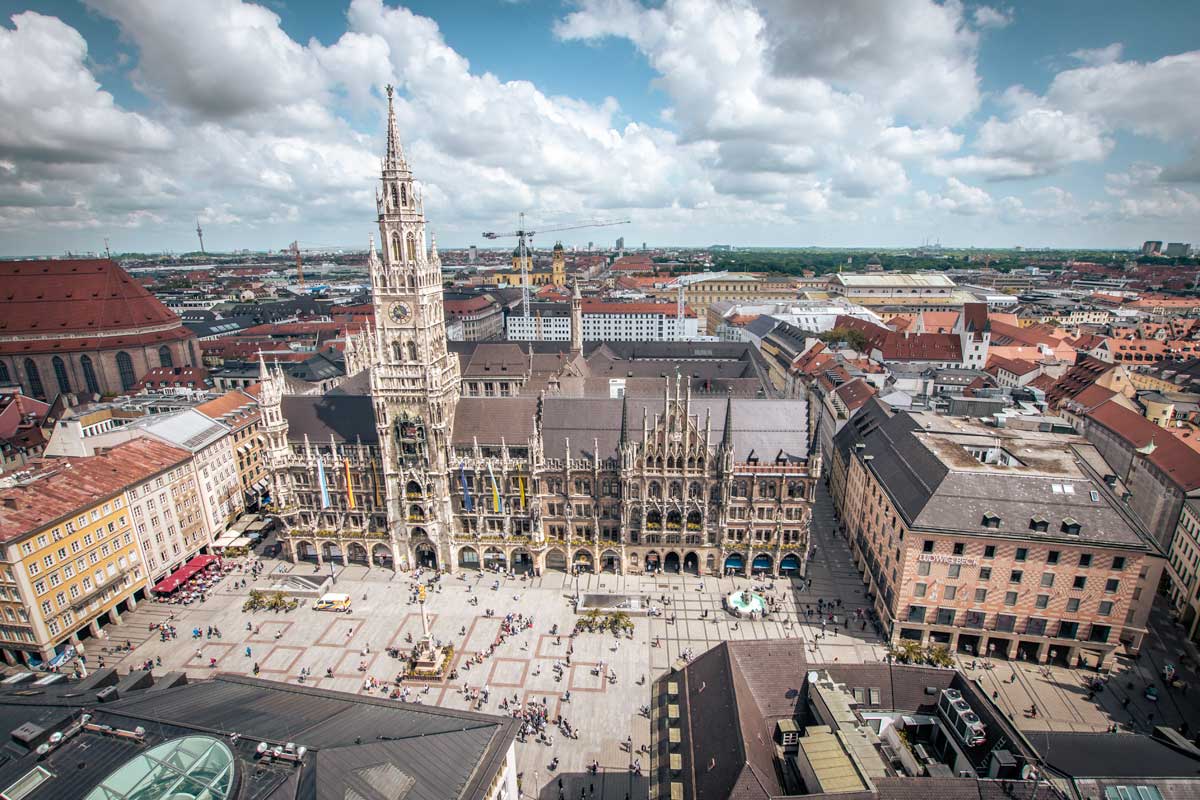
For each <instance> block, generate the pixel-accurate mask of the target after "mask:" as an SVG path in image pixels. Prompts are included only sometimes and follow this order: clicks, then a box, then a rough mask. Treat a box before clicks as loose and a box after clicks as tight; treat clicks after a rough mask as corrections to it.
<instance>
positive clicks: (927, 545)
mask: <svg viewBox="0 0 1200 800" xmlns="http://www.w3.org/2000/svg"><path fill="white" fill-rule="evenodd" d="M921 550H922V552H925V553H932V552H933V539H926V540H925V541H924V542H922V544H921Z"/></svg>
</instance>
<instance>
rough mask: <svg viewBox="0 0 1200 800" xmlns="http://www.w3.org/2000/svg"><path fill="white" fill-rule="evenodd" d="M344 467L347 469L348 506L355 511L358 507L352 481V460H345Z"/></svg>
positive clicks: (343, 461) (343, 460)
mask: <svg viewBox="0 0 1200 800" xmlns="http://www.w3.org/2000/svg"><path fill="white" fill-rule="evenodd" d="M342 465H343V466H345V468H346V505H347V506H349V507H350V508H351V509H354V508H356V506H355V505H354V483H353V482H351V480H350V459H348V458H343V459H342Z"/></svg>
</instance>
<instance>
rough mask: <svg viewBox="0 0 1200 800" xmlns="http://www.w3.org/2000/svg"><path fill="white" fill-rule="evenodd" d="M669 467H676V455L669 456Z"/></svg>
mask: <svg viewBox="0 0 1200 800" xmlns="http://www.w3.org/2000/svg"><path fill="white" fill-rule="evenodd" d="M667 469H675V456H667Z"/></svg>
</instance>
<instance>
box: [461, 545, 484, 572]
mask: <svg viewBox="0 0 1200 800" xmlns="http://www.w3.org/2000/svg"><path fill="white" fill-rule="evenodd" d="M458 565H459V566H460V567H462V568H463V569H479V553H478V551H476V550H475V548H474V547H464V548H462V549H461V550H459V551H458Z"/></svg>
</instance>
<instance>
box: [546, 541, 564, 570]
mask: <svg viewBox="0 0 1200 800" xmlns="http://www.w3.org/2000/svg"><path fill="white" fill-rule="evenodd" d="M546 569H554V570H559V571H561V572H566V571H567V554H566V553H564V552H563V551H562V550H560V549H558V548H557V547H552V548H551V549H549V550H547V551H546Z"/></svg>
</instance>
